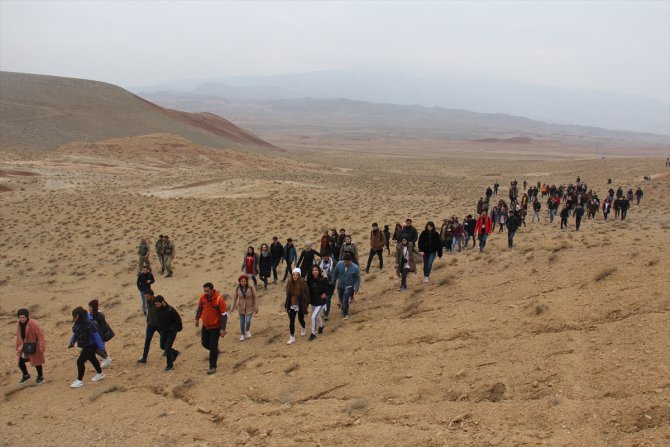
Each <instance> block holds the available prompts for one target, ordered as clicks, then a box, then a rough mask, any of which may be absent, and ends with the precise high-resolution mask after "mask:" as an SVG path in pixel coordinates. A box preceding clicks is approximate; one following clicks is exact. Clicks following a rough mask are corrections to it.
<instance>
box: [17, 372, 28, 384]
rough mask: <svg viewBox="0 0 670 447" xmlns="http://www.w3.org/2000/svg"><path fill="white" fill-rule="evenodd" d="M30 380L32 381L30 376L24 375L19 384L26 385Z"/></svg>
mask: <svg viewBox="0 0 670 447" xmlns="http://www.w3.org/2000/svg"><path fill="white" fill-rule="evenodd" d="M28 380H30V374H24V375H23V377H22V378H21V381H20V382H19V383H26V382H27V381H28Z"/></svg>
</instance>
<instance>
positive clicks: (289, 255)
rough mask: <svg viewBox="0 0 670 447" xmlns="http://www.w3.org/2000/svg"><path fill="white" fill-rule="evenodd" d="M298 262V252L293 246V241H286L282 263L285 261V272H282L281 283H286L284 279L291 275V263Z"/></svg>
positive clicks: (289, 239)
mask: <svg viewBox="0 0 670 447" xmlns="http://www.w3.org/2000/svg"><path fill="white" fill-rule="evenodd" d="M297 260H298V252H297V251H296V249H295V246H294V245H293V239H291V238H288V239H286V245H285V246H284V261H286V271H285V272H284V278H283V279H282V282H284V281H286V278H287V277H288V275H289V274H290V273H291V269H292V267H293V263H294V262H296V261H297Z"/></svg>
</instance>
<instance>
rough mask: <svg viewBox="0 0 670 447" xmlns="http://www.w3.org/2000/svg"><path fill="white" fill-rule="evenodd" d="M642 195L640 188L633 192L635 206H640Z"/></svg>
mask: <svg viewBox="0 0 670 447" xmlns="http://www.w3.org/2000/svg"><path fill="white" fill-rule="evenodd" d="M643 195H644V193H643V192H642V188H640V187H639V186H638V187H637V190H636V191H635V198H636V199H637V205H639V204H640V200H641V199H642V196H643Z"/></svg>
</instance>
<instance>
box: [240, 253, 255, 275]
mask: <svg viewBox="0 0 670 447" xmlns="http://www.w3.org/2000/svg"><path fill="white" fill-rule="evenodd" d="M248 255H249V253H245V254H244V258H242V271H243V272H244V273H245V274H247V275H258V254H256V253H254V254H253V256H254V265H253V266H252V271H248V270H247V256H248Z"/></svg>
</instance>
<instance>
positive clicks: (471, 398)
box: [0, 133, 670, 447]
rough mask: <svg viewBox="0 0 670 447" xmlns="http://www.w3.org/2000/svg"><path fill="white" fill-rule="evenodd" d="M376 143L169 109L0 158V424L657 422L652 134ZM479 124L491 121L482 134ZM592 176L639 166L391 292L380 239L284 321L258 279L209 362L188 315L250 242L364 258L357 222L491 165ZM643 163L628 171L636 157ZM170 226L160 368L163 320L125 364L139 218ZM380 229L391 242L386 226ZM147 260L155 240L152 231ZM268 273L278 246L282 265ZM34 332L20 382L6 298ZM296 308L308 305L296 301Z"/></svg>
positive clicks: (659, 440) (20, 434)
mask: <svg viewBox="0 0 670 447" xmlns="http://www.w3.org/2000/svg"><path fill="white" fill-rule="evenodd" d="M457 146H458V145H457V144H454V145H453V147H452V148H451V149H452V150H451V151H449V152H444V151H439V150H438V149H424V150H421V151H411V150H408V149H403V148H385V149H384V148H382V149H383V150H382V149H380V150H378V151H374V152H372V151H370V152H367V151H356V150H351V149H350V148H349V149H348V148H338V147H334V146H333V147H328V148H319V149H314V148H306V147H294V148H290V147H289V148H287V149H288V151H286V152H284V153H278V152H275V151H273V150H271V149H267V150H263V149H255V150H232V149H231V150H228V149H227V150H222V149H211V148H208V147H205V146H201V145H198V144H195V143H192V142H191V141H189V140H187V139H185V138H183V137H177V136H173V135H169V134H165V133H161V134H152V135H145V136H138V137H132V138H117V139H114V140H104V141H98V142H89V143H72V144H65V145H61V146H60V147H59V148H58V149H56V150H54V151H49V152H46V153H37V154H27V153H25V152H21V153H16V152H10V151H5V152H3V153H2V154H1V158H0V191H2V192H0V209H1V212H0V222H1V225H2V233H1V236H0V244H1V247H0V248H1V250H2V258H1V264H0V265H1V266H2V268H1V270H0V272H1V273H0V296H2V301H1V302H0V323H1V324H2V327H3V332H2V333H3V336H2V338H1V341H2V342H1V343H0V366H1V368H0V387H1V389H2V395H0V399H2V400H1V401H0V426H1V427H2V429H1V430H0V444H2V445H6V446H19V445H26V444H31V445H43V446H66V445H92V444H95V445H99V446H128V445H137V446H205V445H210V446H215V445H225V446H227V445H249V446H289V445H309V446H331V445H343V444H349V445H365V446H385V445H394V446H404V445H413V446H473V447H474V446H477V447H479V446H489V445H491V446H564V447H573V446H588V447H591V446H603V447H604V446H626V447H633V446H656V447H662V446H667V445H670V360H669V359H670V342H669V341H670V295H669V294H668V287H669V286H670V280H669V279H668V272H669V271H670V257H669V256H668V246H669V242H670V219H669V216H670V205H669V204H668V200H667V199H668V197H669V196H670V169H666V168H665V167H664V163H663V160H659V159H656V158H606V159H601V158H599V157H585V156H579V155H570V156H565V155H562V154H560V153H548V152H547V153H544V154H535V153H532V151H530V150H529V149H528V147H527V146H524V148H523V149H522V150H519V151H514V150H512V149H510V150H509V151H506V152H500V151H496V150H495V148H492V146H491V144H488V145H487V144H486V143H482V144H481V145H480V146H477V147H479V149H477V150H475V149H474V143H468V144H467V145H465V144H464V145H463V147H462V149H461V150H460V151H459V150H457V149H458V148H457ZM494 146H495V145H494ZM578 175H579V176H581V178H582V179H583V180H584V181H585V182H587V183H588V185H589V186H590V187H591V188H593V189H594V190H596V191H597V192H599V194H600V196H601V197H602V196H604V194H605V191H606V189H607V184H606V179H607V178H608V177H611V178H612V179H613V182H614V185H615V187H616V186H618V185H623V186H624V188H625V189H626V190H627V189H628V188H629V187H632V188H636V187H637V186H641V187H642V188H643V190H644V193H645V195H644V198H643V200H642V203H641V205H640V206H633V207H632V209H631V211H630V212H629V215H628V218H627V220H626V221H624V222H621V221H613V220H610V221H607V222H605V221H603V219H602V214H598V216H597V219H596V220H594V221H591V220H586V219H585V220H584V222H583V224H582V228H581V230H580V231H579V232H576V231H575V230H574V225H573V220H572V219H571V227H570V229H568V230H563V231H561V230H559V228H558V221H555V223H554V224H552V225H549V224H548V222H547V218H546V210H543V221H542V222H541V223H530V216H529V217H528V219H527V221H528V225H527V226H526V227H522V228H521V229H520V230H519V232H518V234H517V236H516V240H515V243H516V247H515V249H514V250H512V251H510V250H508V249H507V243H506V242H507V241H506V235H505V234H498V233H495V234H494V235H492V237H491V238H490V239H489V242H488V245H487V250H486V252H485V253H484V254H480V253H478V252H477V251H476V250H471V249H470V250H465V251H464V252H463V253H460V254H458V253H456V254H445V255H444V257H443V258H442V259H441V260H437V261H436V263H435V266H434V273H433V275H432V276H431V284H430V285H427V286H424V285H423V284H421V275H420V274H419V275H416V276H411V277H410V279H409V290H408V291H407V292H404V293H399V292H397V290H396V289H397V287H398V281H397V278H396V277H395V274H394V272H393V265H392V264H393V261H392V257H388V256H386V259H385V266H384V269H383V270H382V271H380V270H379V268H378V265H377V262H376V260H375V262H374V263H373V268H372V270H371V272H370V273H369V274H363V278H362V285H361V292H360V294H358V295H357V296H356V300H355V302H354V303H352V310H351V318H350V319H349V320H348V321H344V320H343V319H342V318H341V316H339V315H337V313H336V312H334V314H333V315H332V316H331V318H330V320H329V321H327V322H326V328H325V333H324V334H323V335H322V336H319V337H318V338H317V339H316V340H315V341H312V342H308V341H307V338H306V337H298V342H297V343H296V344H295V345H292V346H288V345H286V340H287V338H288V319H287V317H286V314H285V312H284V311H283V301H284V295H283V290H282V287H281V285H276V286H275V285H272V286H270V287H269V290H268V291H267V292H266V291H262V290H261V291H260V300H261V304H260V313H259V314H258V316H256V317H254V319H253V322H252V332H253V337H252V338H251V339H249V340H245V341H244V342H240V341H239V340H238V329H237V328H238V325H237V321H236V316H233V319H232V322H231V324H230V325H229V330H228V334H227V336H226V337H225V338H224V339H223V340H222V342H221V343H220V348H221V350H222V355H221V358H220V359H219V368H218V372H217V374H215V375H211V376H208V375H206V373H205V372H206V369H207V360H206V359H207V352H206V351H205V350H204V349H203V348H202V347H201V346H200V343H199V336H198V334H197V332H196V329H195V328H194V327H193V314H194V312H195V307H196V301H197V296H198V295H199V293H200V292H201V286H202V284H203V283H204V282H206V281H212V282H213V283H214V285H215V287H216V288H217V289H218V290H220V291H221V292H222V293H226V294H228V295H229V294H231V293H232V291H233V288H234V285H235V281H236V278H237V276H238V275H239V269H240V264H241V261H242V254H243V253H244V250H245V248H246V247H247V246H248V245H253V246H255V247H259V246H260V244H261V243H263V242H268V243H269V242H270V240H271V238H272V236H274V235H277V236H279V238H280V240H281V241H282V242H285V240H286V238H287V237H292V238H293V239H294V240H296V242H297V244H296V245H297V246H298V247H301V246H302V244H303V242H304V241H305V240H316V239H317V238H319V237H320V235H321V231H322V229H323V228H326V227H327V228H341V227H344V228H346V229H347V231H348V232H349V233H351V234H352V235H353V239H354V242H355V243H357V244H358V246H359V251H360V252H361V253H364V255H363V256H361V258H362V260H363V261H364V260H366V259H367V255H366V253H367V250H368V249H369V245H368V232H369V228H370V224H371V223H372V222H379V223H380V224H381V225H383V224H389V225H390V226H391V227H393V225H394V224H395V222H399V221H402V220H404V219H405V218H406V217H412V218H413V219H414V222H415V225H416V226H417V227H418V228H419V230H421V229H423V226H424V224H425V222H426V221H428V220H433V221H435V222H436V223H438V225H439V222H441V220H442V219H443V218H445V217H449V216H451V215H457V216H459V217H462V216H464V215H466V214H468V213H473V212H474V210H475V204H476V201H477V199H478V198H479V196H481V195H482V194H483V192H484V189H485V188H486V186H489V185H491V184H492V183H493V182H494V181H495V180H500V182H501V184H502V188H501V194H502V195H503V196H505V195H506V194H507V188H506V185H508V184H509V181H510V180H512V179H514V178H516V179H518V180H519V181H522V180H523V179H526V180H528V181H529V182H530V183H531V184H533V183H535V182H537V181H541V182H549V183H555V184H560V183H568V182H572V181H574V180H575V178H576V177H577V176H578ZM647 175H648V176H651V178H652V179H651V180H650V181H643V176H647ZM158 234H169V235H170V238H171V239H172V240H173V241H174V242H175V245H176V252H177V255H176V258H175V262H174V269H175V274H174V277H172V278H165V277H162V276H160V275H157V282H156V284H155V285H154V290H155V291H156V293H158V294H162V295H164V296H165V297H166V299H167V301H168V302H169V303H170V304H172V305H173V306H175V307H176V308H177V309H178V310H179V311H180V313H181V315H182V318H183V320H184V330H183V331H182V332H181V333H179V335H178V337H177V341H176V343H175V347H176V349H179V350H180V351H181V352H182V354H181V355H180V357H179V359H178V360H177V362H176V364H175V370H174V371H173V372H171V373H165V372H163V367H164V366H165V364H164V359H163V358H162V357H161V355H160V350H159V348H158V341H157V339H156V338H154V344H153V346H152V350H151V352H150V354H149V360H148V363H147V364H146V365H138V364H137V363H136V360H137V359H138V358H139V357H140V356H141V350H142V346H143V342H144V331H145V319H144V317H143V316H142V313H141V311H140V303H139V298H138V293H137V289H136V287H135V279H136V275H135V268H136V262H137V259H136V255H135V253H136V247H137V243H138V239H139V238H140V237H147V238H149V239H150V242H151V245H152V247H153V243H154V242H155V239H156V237H157V236H158ZM392 253H393V246H392ZM152 263H153V264H154V265H157V264H158V261H157V259H156V257H155V254H152ZM280 273H282V274H283V266H282V268H281V269H280ZM92 298H98V299H99V300H100V302H101V310H102V311H103V312H104V313H105V314H106V315H107V320H108V321H109V322H110V323H111V325H112V327H113V328H114V330H115V331H116V334H117V336H116V338H114V339H113V340H112V341H111V342H110V343H109V344H108V350H109V352H110V355H111V357H112V359H113V365H112V366H111V367H110V368H109V369H107V370H106V378H105V379H104V380H102V381H100V382H98V383H91V382H90V378H91V376H92V372H91V368H90V365H88V366H87V373H86V376H85V382H86V385H85V386H84V387H83V388H81V389H76V390H73V389H70V387H69V384H70V382H71V381H72V380H73V379H74V378H75V373H76V367H75V359H76V355H77V354H76V349H75V350H68V349H67V344H68V340H69V336H70V333H71V321H70V320H71V317H70V311H71V310H72V308H74V307H76V306H78V305H82V306H86V303H88V301H89V300H90V299H92ZM21 307H28V308H29V309H30V311H31V317H32V318H35V319H36V320H38V321H39V322H40V324H41V325H42V327H43V329H44V330H45V333H46V338H47V352H46V355H47V363H46V365H45V376H46V381H45V382H44V383H43V384H40V385H35V384H34V370H31V373H32V374H33V380H31V381H30V382H29V383H28V384H25V385H19V384H18V381H19V379H20V373H19V371H18V368H17V367H16V361H15V353H14V337H15V331H16V316H15V315H16V314H15V313H16V310H17V309H18V308H21ZM308 325H309V323H308Z"/></svg>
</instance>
